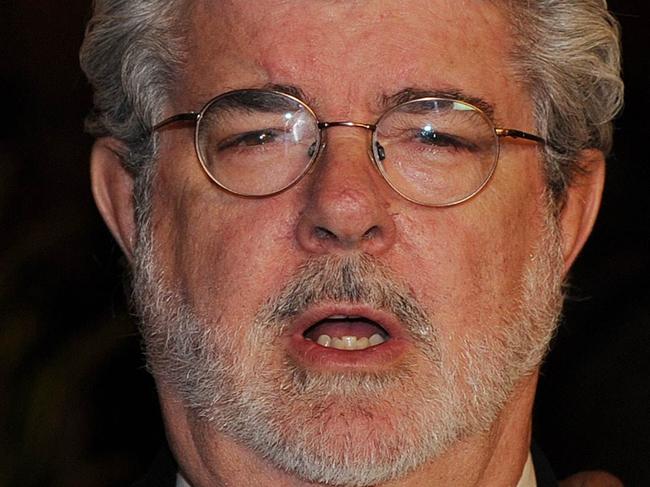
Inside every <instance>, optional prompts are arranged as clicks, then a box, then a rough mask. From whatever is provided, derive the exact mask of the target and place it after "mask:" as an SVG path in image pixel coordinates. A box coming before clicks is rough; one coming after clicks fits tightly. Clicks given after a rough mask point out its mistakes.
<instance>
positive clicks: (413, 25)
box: [92, 0, 604, 487]
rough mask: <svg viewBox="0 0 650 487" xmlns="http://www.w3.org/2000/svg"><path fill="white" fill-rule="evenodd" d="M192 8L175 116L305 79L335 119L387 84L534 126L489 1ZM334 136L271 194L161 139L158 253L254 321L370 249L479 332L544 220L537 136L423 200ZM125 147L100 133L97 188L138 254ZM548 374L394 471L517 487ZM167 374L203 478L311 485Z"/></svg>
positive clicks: (596, 164)
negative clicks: (453, 188) (344, 257)
mask: <svg viewBox="0 0 650 487" xmlns="http://www.w3.org/2000/svg"><path fill="white" fill-rule="evenodd" d="M217 8H218V12H217ZM414 13H415V15H412V14H414ZM191 15H192V17H191V20H192V21H191V29H190V32H191V34H190V39H189V52H191V55H190V56H189V62H188V64H187V66H186V69H184V70H183V77H182V79H181V80H180V83H179V85H178V90H177V92H176V93H175V94H174V96H173V97H172V100H173V101H172V104H171V106H169V107H168V112H167V113H166V115H172V114H174V113H177V112H184V111H188V110H196V109H198V108H199V107H200V106H201V105H202V104H203V103H205V101H207V100H208V99H209V98H211V97H212V96H214V95H216V94H219V93H223V92H225V91H228V90H231V89H237V88H248V87H262V86H264V85H267V84H269V83H274V84H285V85H294V86H298V87H300V88H301V89H302V91H303V92H304V93H306V95H307V96H308V97H309V100H307V101H308V103H309V104H310V105H311V106H312V108H313V109H314V110H315V112H316V113H317V114H318V116H319V117H320V118H321V119H322V120H330V121H331V120H354V121H359V122H369V123H372V122H374V121H375V120H376V119H377V117H378V116H379V115H380V109H379V108H378V107H377V99H378V97H380V96H381V95H389V94H392V93H395V92H397V91H399V90H401V89H404V88H409V87H416V88H420V89H430V90H438V89H448V88H453V89H461V90H462V91H463V92H465V93H468V94H470V95H472V96H476V97H480V98H482V99H484V100H486V101H487V102H489V103H490V104H491V105H492V106H493V107H494V118H495V122H496V125H497V126H505V127H512V128H517V129H520V130H525V131H529V132H533V133H534V132H535V124H534V120H533V117H532V104H531V100H530V96H529V94H528V93H527V92H526V89H525V87H524V86H523V85H521V84H519V83H517V81H516V80H515V78H514V77H513V76H512V72H511V71H510V68H509V65H508V58H507V46H508V44H509V41H510V39H509V37H508V35H509V34H508V28H507V25H506V24H505V22H504V20H503V18H502V16H501V13H500V12H499V11H498V10H496V8H494V7H493V6H491V4H489V3H488V2H480V3H479V2H470V1H461V2H448V1H446V0H440V1H427V2H425V1H413V2H409V6H408V8H405V3H404V2H397V1H393V0H385V1H381V2H380V1H378V0H370V1H367V2H363V4H361V3H360V2H356V1H352V2H336V1H319V2H271V1H266V0H261V1H258V2H229V3H228V4H227V5H225V6H220V7H215V6H214V4H213V2H197V5H196V7H195V9H194V10H193V11H192V13H191ZM470 25H471V26H472V28H471V29H468V28H466V27H467V26H470ZM342 67H344V68H342ZM327 137H328V146H327V149H326V150H325V152H324V153H323V155H322V157H321V160H320V161H319V162H318V165H317V167H316V169H315V170H314V171H313V172H312V173H310V174H309V175H307V176H306V177H305V178H304V179H303V180H302V181H301V182H300V183H299V184H297V185H296V186H295V187H293V188H292V189H290V190H289V191H286V192H284V193H281V194H279V195H276V196H274V197H271V198H265V199H242V198H238V197H235V196H232V195H229V194H227V193H225V192H222V191H219V190H218V189H217V188H216V187H215V186H214V185H212V184H211V183H210V182H209V181H208V179H207V178H206V176H205V174H204V173H203V172H202V170H201V168H200V166H199V164H198V163H197V161H196V156H195V153H194V148H193V144H192V132H191V130H186V129H181V130H169V131H166V132H165V133H164V135H163V136H162V137H161V149H160V159H159V165H158V172H157V176H156V182H155V185H156V186H155V187H156V189H155V190H154V191H153V232H154V238H155V242H156V245H157V247H156V253H157V257H158V259H159V261H160V263H161V265H162V266H163V268H164V269H165V272H166V277H167V279H168V280H169V281H170V282H174V283H175V285H176V286H177V288H178V289H182V290H184V292H185V298H186V299H187V301H188V302H189V303H190V304H191V305H192V306H193V307H194V309H195V310H196V312H197V313H198V314H199V315H202V316H213V317H214V316H226V317H227V318H228V322H230V323H250V322H251V320H252V317H253V316H254V314H255V312H256V311H257V309H258V308H259V307H260V305H262V303H263V302H264V301H265V300H266V299H267V298H268V296H269V294H270V293H271V292H273V291H276V290H277V289H279V288H280V287H281V285H282V283H284V282H285V281H286V279H287V278H288V277H289V276H290V275H291V274H292V273H293V272H294V271H295V269H296V268H297V267H298V266H299V265H300V264H301V263H302V262H303V261H304V260H305V259H306V258H308V257H309V256H314V255H324V254H345V253H354V252H366V253H369V254H372V255H373V256H375V257H377V258H379V259H381V260H382V261H383V262H385V263H386V264H387V265H389V266H390V267H391V268H392V269H393V270H394V271H395V272H396V273H397V274H398V275H399V276H400V277H401V278H402V279H404V280H405V282H406V283H407V284H408V286H409V287H410V289H411V291H412V293H413V294H414V295H415V296H416V298H417V299H418V300H419V301H420V302H422V303H424V304H425V305H426V306H427V308H428V309H431V310H435V314H436V319H437V320H438V322H439V323H440V326H441V327H442V328H443V329H444V330H445V332H446V336H445V340H446V342H445V346H447V347H451V348H452V349H453V348H454V347H455V346H456V344H457V343H458V342H457V341H458V340H460V339H461V338H462V337H463V336H464V335H468V334H472V333H475V332H480V331H484V330H482V329H479V328H478V327H481V326H482V324H484V323H498V322H499V316H500V315H501V314H502V313H503V310H505V309H508V307H509V306H511V302H512V299H513V297H514V296H516V291H517V286H518V284H519V278H520V276H521V274H522V269H523V268H524V266H525V265H526V262H527V259H529V258H530V257H529V256H530V255H531V252H532V249H533V248H534V245H535V242H537V241H538V240H539V238H540V232H541V231H542V222H543V217H544V212H545V206H544V202H545V200H544V197H543V194H544V181H543V174H542V167H541V161H540V157H539V153H538V151H537V150H536V147H535V145H534V144H530V143H526V142H523V143H522V142H516V141H515V142H509V143H507V144H504V145H503V147H502V152H501V157H500V161H499V165H498V166H497V170H496V173H495V175H494V177H493V178H492V180H491V182H490V183H489V185H488V186H487V187H486V188H485V189H484V190H483V191H482V192H481V193H480V194H479V195H478V196H476V197H475V198H473V199H472V200H470V201H468V202H466V203H464V204H461V205H457V206H454V207H450V208H427V207H424V206H419V205H416V204H413V203H411V202H409V201H407V200H405V199H403V198H401V197H400V196H399V195H398V194H397V193H395V192H394V191H393V190H392V189H391V188H390V187H389V186H388V185H387V184H386V182H385V181H384V180H383V179H382V178H381V176H380V175H379V174H378V172H377V171H376V170H375V169H374V168H373V166H372V164H371V162H370V160H369V159H368V155H367V148H368V139H367V137H368V136H367V134H366V133H365V132H363V131H361V130H358V129H350V128H334V129H331V130H329V132H328V134H327ZM118 148H119V143H118V142H117V141H115V140H112V139H100V140H98V141H97V143H96V144H95V147H94V149H93V154H92V174H93V189H94V193H95V197H96V200H97V203H98V207H99V208H100V211H101V212H102V215H103V216H104V218H105V220H106V221H107V224H108V226H109V227H110V228H111V231H112V232H113V234H114V235H115V237H116V239H117V240H118V242H119V243H120V245H121V246H122V248H123V250H124V251H125V253H126V255H127V256H129V258H130V257H131V256H132V255H133V243H134V241H135V224H134V221H133V208H132V197H131V196H132V187H133V181H132V179H131V176H130V174H129V173H128V172H126V171H125V170H124V169H123V168H122V166H121V164H120V161H119V157H118V156H117V155H116V149H118ZM582 157H583V159H584V160H585V162H588V163H589V164H590V167H592V170H591V171H590V172H588V173H587V174H585V175H581V176H580V179H579V180H576V181H575V182H574V184H573V185H572V186H571V187H570V189H569V193H568V197H567V202H566V204H565V206H564V208H563V211H562V213H561V215H560V229H561V232H562V250H563V255H564V261H565V270H566V269H568V268H569V267H570V265H571V263H572V262H573V260H574V258H575V256H576V255H577V253H578V252H579V250H580V248H581V247H582V245H583V244H584V241H585V240H586V238H587V236H588V234H589V232H590V230H591V227H592V225H593V221H594V219H595V216H596V213H597V209H598V206H599V202H600V195H601V192H602V184H603V179H604V165H603V156H602V154H601V153H599V152H597V151H585V152H584V153H583V154H582ZM322 229H326V230H327V232H323V231H322ZM215 276H218V277H217V278H215ZM483 326H485V325H483ZM222 332H224V333H228V332H235V328H234V327H233V329H231V330H222ZM269 346H274V347H276V353H277V354H278V357H281V356H283V354H285V353H286V352H287V351H286V350H285V349H283V347H286V346H287V345H286V343H276V344H271V345H269ZM407 353H408V352H407ZM536 381H537V375H536V374H533V375H531V376H528V377H524V378H523V379H522V380H521V381H520V383H519V384H518V385H517V387H516V389H515V391H514V392H513V394H512V396H511V397H510V398H509V400H508V402H507V404H506V406H505V408H504V410H503V411H502V412H501V414H500V415H499V417H498V418H497V420H496V421H495V423H494V424H493V426H492V428H491V429H490V431H488V432H487V433H483V434H477V435H474V436H472V437H469V438H465V439H463V440H462V441H460V442H458V443H457V444H455V445H454V446H453V447H452V448H450V449H449V450H448V451H447V452H446V453H445V454H443V455H441V456H440V457H437V458H432V459H431V460H430V462H428V463H427V464H426V465H424V466H423V467H422V468H420V469H418V470H416V471H414V472H412V473H411V474H409V475H408V476H406V477H405V478H402V479H399V480H398V481H395V482H393V483H390V484H386V485H391V486H416V485H458V486H463V485H468V486H470V485H482V486H492V485H494V486H497V485H498V486H502V485H515V484H516V482H517V479H518V478H519V476H520V475H521V471H522V468H523V465H524V462H525V460H526V456H527V452H528V448H529V443H530V417H531V409H532V403H533V398H534V394H535V385H536ZM158 388H159V395H160V399H161V404H162V407H163V412H164V416H165V421H166V425H167V431H168V436H169V440H170V444H171V447H172V449H173V451H174V452H175V455H176V458H177V459H178V461H179V465H180V468H181V470H182V471H183V473H184V475H185V476H186V478H188V480H190V482H191V483H192V485H194V486H197V487H198V486H202V485H206V486H208V485H259V486H264V485H287V486H300V485H310V484H306V483H304V482H303V481H301V480H300V479H297V478H295V477H292V476H290V475H288V474H286V473H285V472H280V471H277V470H276V469H275V468H274V467H273V466H272V465H270V464H268V463H266V462H265V461H264V460H262V459H260V458H257V457H256V455H255V453H254V452H251V451H249V450H248V449H247V448H245V447H244V446H242V445H241V444H239V443H237V442H236V441H234V440H232V439H230V438H228V437H226V436H225V435H222V434H220V433H219V432H217V431H215V430H214V429H211V428H206V427H205V425H204V424H203V423H202V422H200V421H198V420H197V419H196V418H194V417H193V416H192V414H191V413H190V412H189V411H187V410H186V409H185V408H184V407H183V405H182V403H181V402H180V401H179V398H178V395H177V394H176V393H175V391H174V390H173V389H172V388H170V387H168V386H167V385H166V384H164V383H158ZM340 427H344V425H341V426H340ZM217 452H218V453H217Z"/></svg>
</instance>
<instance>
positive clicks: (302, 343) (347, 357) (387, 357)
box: [287, 334, 410, 372]
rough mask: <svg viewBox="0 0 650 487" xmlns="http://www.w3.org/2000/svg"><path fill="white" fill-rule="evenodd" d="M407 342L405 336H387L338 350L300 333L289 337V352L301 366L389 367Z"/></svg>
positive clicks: (404, 348)
mask: <svg viewBox="0 0 650 487" xmlns="http://www.w3.org/2000/svg"><path fill="white" fill-rule="evenodd" d="M409 347H410V344H409V342H408V341H406V340H405V339H401V338H389V339H388V340H386V341H385V342H384V343H382V344H380V345H375V346H374V347H368V348H366V349H364V350H337V349H336V348H331V347H323V346H321V345H319V344H318V343H316V342H313V341H311V340H307V339H306V338H305V337H303V336H302V335H300V334H296V335H292V336H290V337H288V343H287V349H288V352H289V355H290V356H291V357H292V358H293V359H294V360H296V361H297V362H298V363H299V364H301V365H303V366H304V367H309V368H315V369H318V370H322V371H328V370H331V371H341V370H346V369H347V370H354V371H364V370H365V371H372V372H377V371H381V370H382V369H389V368H391V367H392V366H394V365H395V364H396V363H398V362H399V361H400V360H401V359H402V358H403V357H404V355H406V353H407V352H408V349H409Z"/></svg>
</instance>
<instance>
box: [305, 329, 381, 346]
mask: <svg viewBox="0 0 650 487" xmlns="http://www.w3.org/2000/svg"><path fill="white" fill-rule="evenodd" d="M385 341H386V340H384V337H382V336H381V335H380V334H379V333H375V334H374V335H372V336H371V337H370V338H368V337H361V338H358V337H355V336H342V337H334V338H332V337H330V336H329V335H320V336H319V337H318V340H316V343H318V344H319V345H320V346H322V347H332V348H336V349H337V350H365V349H366V348H368V347H373V346H375V345H379V344H380V343H384V342H385Z"/></svg>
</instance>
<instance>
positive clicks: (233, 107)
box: [197, 90, 319, 196]
mask: <svg viewBox="0 0 650 487" xmlns="http://www.w3.org/2000/svg"><path fill="white" fill-rule="evenodd" d="M318 143H319V130H318V125H317V122H316V119H315V117H314V115H313V114H312V112H311V111H310V110H309V109H308V108H307V107H306V106H305V105H303V104H302V103H301V102H300V101H298V100H297V99H295V98H293V97H290V96H288V95H284V94H282V93H276V92H269V91H259V90H242V91H235V92H232V93H228V94H226V95H223V96H221V97H218V98H216V99H215V100H214V101H213V102H212V103H210V104H209V105H208V106H207V107H206V108H205V110H204V111H203V113H202V116H201V118H200V120H199V125H198V128H197V148H198V151H199V159H200V160H201V163H202V164H203V166H204V168H205V170H206V171H207V173H208V174H209V175H210V176H211V177H212V179H214V181H215V182H216V183H217V184H219V185H220V186H222V187H223V188H225V189H227V190H228V191H231V192H233V193H236V194H241V195H247V196H264V195H269V194H273V193H276V192H278V191H282V190H283V189H286V188H288V187H289V186H291V185H292V184H293V183H294V182H296V181H297V180H299V179H300V177H301V176H302V175H303V174H304V173H305V172H306V171H307V169H308V168H309V165H310V163H311V161H312V159H313V154H314V147H318Z"/></svg>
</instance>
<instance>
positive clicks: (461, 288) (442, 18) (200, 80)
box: [136, 1, 562, 485]
mask: <svg viewBox="0 0 650 487" xmlns="http://www.w3.org/2000/svg"><path fill="white" fill-rule="evenodd" d="M192 19H193V23H192V26H191V27H192V31H191V32H192V34H191V38H190V47H189V49H190V50H189V52H190V55H189V56H188V59H189V61H188V66H187V68H186V69H184V70H183V78H182V80H181V84H180V86H182V87H183V88H182V89H180V90H179V92H178V93H177V94H176V96H175V97H174V102H173V106H172V107H169V115H171V114H173V113H176V112H179V111H187V110H190V109H196V108H198V107H200V106H201V105H202V104H203V103H204V102H205V101H207V100H208V99H209V98H211V97H212V96H214V95H216V94H220V93H223V92H226V91H229V90H233V89H239V88H260V87H265V86H268V85H281V86H294V87H297V88H299V89H300V90H301V92H303V93H304V94H305V95H306V96H307V97H308V100H306V101H307V102H308V103H309V104H310V106H311V107H312V108H313V109H314V111H315V112H316V114H317V115H318V117H319V118H320V119H321V120H328V121H333V120H353V121H357V122H366V123H373V122H374V121H376V119H377V118H378V117H379V115H380V114H381V113H380V109H379V108H378V107H379V100H381V99H382V98H385V97H389V96H390V95H393V94H395V93H397V92H400V91H401V90H406V89H414V90H422V91H430V92H437V91H458V92H462V93H465V94H467V95H469V96H472V97H475V98H480V99H483V100H485V101H486V102H487V103H489V104H490V105H491V106H492V107H493V109H494V119H495V124H496V125H497V126H507V127H514V128H517V129H521V130H526V131H530V132H535V127H534V122H533V119H532V106H531V101H530V99H529V97H528V94H527V93H526V91H525V89H524V88H523V87H522V86H521V85H520V84H519V83H517V82H516V81H515V78H514V76H513V73H512V71H511V69H510V66H509V64H508V61H509V60H508V57H507V53H508V43H509V38H508V34H507V32H508V27H507V25H506V24H505V23H504V20H503V18H502V16H501V14H500V12H499V11H498V10H496V9H494V8H492V7H491V4H489V3H488V2H469V1H468V2H464V1H461V2H447V1H438V2H430V1H427V2H425V1H414V2H408V3H405V2H401V1H400V2H398V1H394V2H393V1H381V2H380V1H369V2H364V3H360V2H333V1H332V2H330V1H324V2H300V3H295V2H253V3H251V2H241V4H240V3H237V2H235V3H234V4H230V3H229V4H228V5H227V6H223V7H215V6H214V5H213V3H212V2H199V5H197V7H196V9H195V10H194V11H193V13H192ZM192 142H193V139H192V133H191V131H190V130H189V129H181V130H169V131H165V133H164V134H163V135H162V136H161V144H162V145H161V150H160V160H159V163H158V169H157V170H158V172H157V176H156V180H155V184H154V186H153V190H152V198H153V199H152V202H153V210H152V214H151V224H150V226H149V227H148V228H145V229H143V231H142V235H141V239H140V246H139V249H138V266H139V271H138V274H137V278H136V285H137V288H138V292H139V294H140V308H141V312H142V314H143V315H144V318H145V323H144V326H143V330H144V333H145V338H146V340H147V341H148V353H149V355H150V361H151V364H152V367H153V370H154V374H155V375H156V378H157V380H158V381H159V383H160V384H161V385H164V387H163V388H162V389H163V390H165V391H174V392H173V393H174V394H176V395H177V396H178V397H179V398H180V399H182V400H184V401H185V404H186V405H187V407H188V410H189V411H190V412H191V413H190V414H191V415H193V416H194V417H195V418H199V419H200V420H199V421H198V423H200V424H202V425H203V426H202V427H205V428H206V430H209V429H210V428H214V431H220V432H225V433H226V434H227V435H229V436H231V437H233V438H235V440H236V441H238V442H240V443H242V444H243V445H244V446H246V447H248V448H251V449H253V450H254V451H256V452H258V453H260V454H264V455H266V457H267V458H268V459H269V460H270V461H271V462H272V463H273V464H275V465H276V466H279V467H282V468H284V469H287V470H289V471H294V472H297V473H299V475H301V476H303V477H305V478H309V479H311V480H318V481H331V482H334V483H337V482H338V483H351V484H355V485H369V484H372V483H374V482H378V481H381V480H385V479H387V478H391V477H393V476H396V475H399V474H401V473H403V472H405V471H407V470H408V469H410V468H412V467H414V466H416V465H418V464H420V463H422V462H424V461H426V460H427V459H428V458H430V457H431V456H432V455H437V454H440V453H441V452H443V451H444V450H445V449H446V448H448V447H449V445H451V444H453V442H455V441H456V440H458V439H459V438H462V437H463V436H467V435H470V434H474V433H477V432H479V431H483V430H486V429H487V428H488V427H489V425H490V424H491V423H492V422H493V421H494V420H495V417H496V416H497V415H498V412H499V411H500V409H501V408H502V406H503V404H504V403H505V401H506V400H507V399H508V398H509V397H510V395H511V393H512V391H513V388H515V387H516V386H518V385H521V382H522V381H527V380H534V379H531V378H530V377H528V376H527V374H529V373H531V372H532V371H533V370H534V369H535V367H536V365H537V363H538V361H539V360H540V356H541V354H542V353H543V350H544V348H545V345H546V343H547V340H548V336H549V334H550V333H551V330H552V328H553V325H554V320H555V318H556V314H557V311H558V307H559V302H560V298H559V296H560V293H559V281H560V274H561V269H562V259H561V255H560V254H561V253H560V251H559V243H558V235H557V231H556V230H555V227H554V225H553V222H552V221H551V219H550V218H549V212H548V207H547V199H546V197H545V193H544V186H543V175H542V169H541V163H540V161H539V155H538V152H537V150H536V147H535V146H534V145H533V144H528V143H521V142H514V143H504V144H503V145H502V148H501V155H500V160H499V164H498V166H497V169H496V173H495V175H494V176H493V178H492V180H491V182H490V183H489V184H488V186H487V187H486V188H485V189H484V190H483V191H482V192H481V193H480V194H479V195H478V196H476V197H475V198H473V199H471V200H469V201H468V202H465V203H463V204H460V205H457V206H453V207H449V208H429V207H424V206H419V205H417V204H414V203H411V202H409V201H407V200H405V199H404V198H402V197H401V196H399V195H398V194H397V193H396V192H394V191H393V190H392V189H391V188H390V187H389V185H388V184H387V183H386V182H385V181H384V180H383V179H382V177H381V176H380V175H379V173H378V172H377V171H376V170H375V169H374V168H373V165H372V162H371V160H370V159H369V157H368V134H367V133H366V132H365V131H363V130H359V129H351V128H332V129H329V130H328V133H327V146H326V148H325V150H324V152H323V153H322V154H321V156H320V159H319V160H318V162H317V165H316V167H315V169H314V170H313V171H312V172H311V173H310V174H308V175H307V176H306V177H305V178H304V179H303V180H301V181H300V183H298V184H297V185H296V186H295V187H293V188H291V189H289V190H288V191H285V192H283V193H281V194H279V195H276V196H273V197H268V198H262V199H249V198H241V197H236V196H233V195H231V194H228V193H226V192H224V191H221V190H219V189H218V188H217V187H216V186H215V185H213V184H211V183H210V182H209V180H208V179H207V178H206V176H205V174H204V173H203V171H202V170H201V167H200V165H199V164H198V162H197V161H196V156H195V153H194V148H193V145H192ZM274 162H278V161H269V164H272V163H274ZM146 250H149V251H148V252H147V251H146ZM324 334H328V335H334V336H336V335H339V336H343V335H346V336H347V335H349V336H357V337H358V338H359V339H362V338H363V337H371V336H372V335H379V336H381V337H382V339H384V340H385V341H384V343H381V344H379V345H376V346H371V347H369V348H366V349H364V350H353V351H351V350H338V349H335V348H333V347H322V346H320V345H319V344H318V343H316V340H317V339H318V337H319V336H320V335H324ZM522 377H523V378H522ZM206 425H208V426H206Z"/></svg>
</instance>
